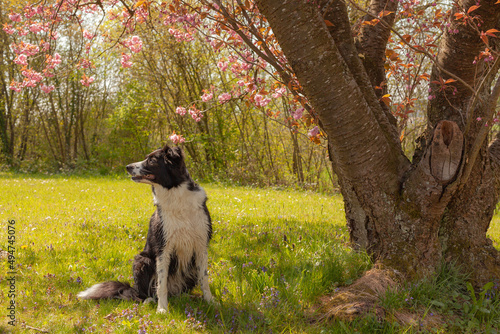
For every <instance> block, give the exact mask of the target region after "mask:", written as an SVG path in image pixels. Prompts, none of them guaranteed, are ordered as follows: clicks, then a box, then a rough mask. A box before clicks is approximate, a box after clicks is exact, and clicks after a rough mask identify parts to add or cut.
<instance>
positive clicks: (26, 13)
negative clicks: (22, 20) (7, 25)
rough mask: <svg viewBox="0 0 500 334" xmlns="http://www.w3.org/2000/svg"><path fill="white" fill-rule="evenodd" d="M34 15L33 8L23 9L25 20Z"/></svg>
mask: <svg viewBox="0 0 500 334" xmlns="http://www.w3.org/2000/svg"><path fill="white" fill-rule="evenodd" d="M35 14H36V10H35V9H34V8H33V6H26V7H24V17H26V18H27V19H29V18H32V17H33V16H34V15H35Z"/></svg>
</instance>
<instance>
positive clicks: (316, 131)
mask: <svg viewBox="0 0 500 334" xmlns="http://www.w3.org/2000/svg"><path fill="white" fill-rule="evenodd" d="M307 135H308V136H309V137H316V136H317V135H319V128H318V127H317V126H315V127H314V128H312V129H311V130H309V131H308V132H307Z"/></svg>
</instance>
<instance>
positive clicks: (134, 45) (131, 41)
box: [124, 36, 142, 53]
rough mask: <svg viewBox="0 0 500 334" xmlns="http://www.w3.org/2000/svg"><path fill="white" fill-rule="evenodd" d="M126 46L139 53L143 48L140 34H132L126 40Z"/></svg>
mask: <svg viewBox="0 0 500 334" xmlns="http://www.w3.org/2000/svg"><path fill="white" fill-rule="evenodd" d="M124 44H125V46H126V47H128V48H129V49H130V51H132V52H135V53H138V52H141V50H142V40H141V38H140V37H139V36H132V37H130V38H128V39H127V40H125V41H124Z"/></svg>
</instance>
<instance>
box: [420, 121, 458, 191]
mask: <svg viewBox="0 0 500 334" xmlns="http://www.w3.org/2000/svg"><path fill="white" fill-rule="evenodd" d="M463 146H464V136H463V134H462V131H460V128H459V127H458V125H457V124H456V123H455V122H451V121H440V122H439V123H438V125H437V126H436V129H435V130H434V136H433V138H432V143H431V148H430V160H429V164H430V168H431V174H432V176H434V178H435V179H436V181H438V182H439V183H442V184H446V183H449V182H451V181H452V180H453V179H454V178H455V176H456V174H457V172H458V170H459V168H460V164H461V161H462V153H463Z"/></svg>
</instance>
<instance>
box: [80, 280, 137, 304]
mask: <svg viewBox="0 0 500 334" xmlns="http://www.w3.org/2000/svg"><path fill="white" fill-rule="evenodd" d="M77 296H78V298H81V299H125V300H135V301H142V300H143V299H142V298H140V297H139V292H138V291H137V290H136V289H134V288H133V287H131V286H130V285H129V284H128V283H122V282H117V281H108V282H104V283H99V284H95V285H93V286H91V287H90V288H88V289H87V290H85V291H82V292H80V293H79V294H78V295H77Z"/></svg>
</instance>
